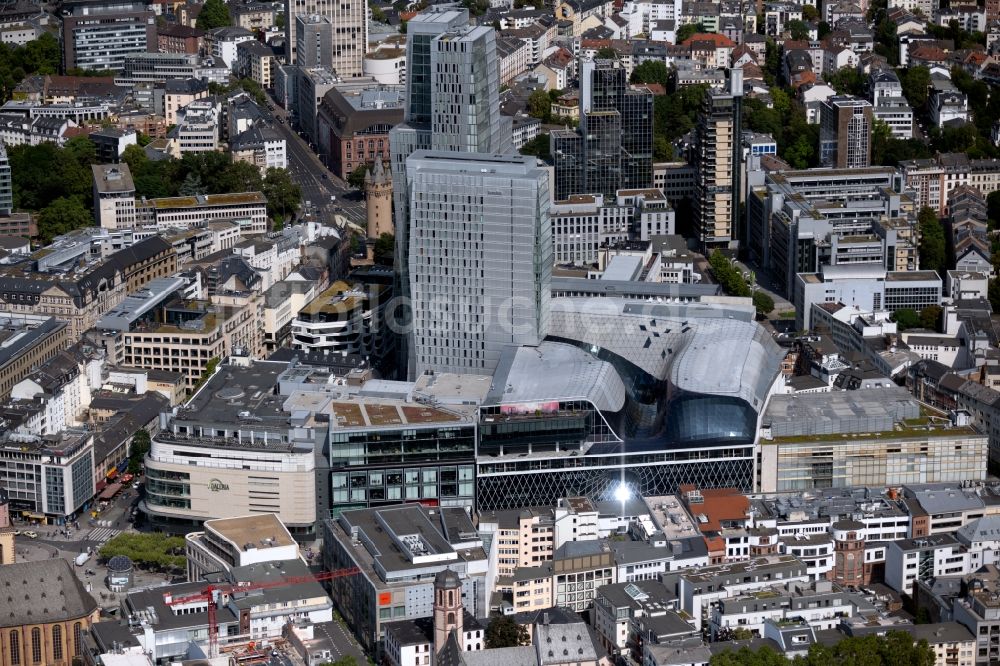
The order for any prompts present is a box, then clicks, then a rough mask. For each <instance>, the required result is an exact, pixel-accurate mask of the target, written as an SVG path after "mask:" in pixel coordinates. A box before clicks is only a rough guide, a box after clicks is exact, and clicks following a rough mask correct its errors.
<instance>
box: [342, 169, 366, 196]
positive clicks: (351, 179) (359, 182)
mask: <svg viewBox="0 0 1000 666" xmlns="http://www.w3.org/2000/svg"><path fill="white" fill-rule="evenodd" d="M366 173H368V165H367V164H359V165H358V166H356V167H354V171H352V172H351V173H349V174H347V184H348V185H350V186H351V187H353V188H354V189H356V190H363V189H365V174H366Z"/></svg>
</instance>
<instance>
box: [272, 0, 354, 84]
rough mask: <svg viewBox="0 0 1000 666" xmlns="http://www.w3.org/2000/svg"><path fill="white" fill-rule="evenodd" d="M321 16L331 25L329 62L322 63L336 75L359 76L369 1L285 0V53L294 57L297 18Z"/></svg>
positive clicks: (291, 59) (295, 52) (289, 58)
mask: <svg viewBox="0 0 1000 666" xmlns="http://www.w3.org/2000/svg"><path fill="white" fill-rule="evenodd" d="M300 16H304V17H311V16H322V17H325V18H328V19H329V20H330V25H331V46H330V48H331V61H330V64H329V65H323V66H325V67H329V68H331V69H333V70H334V71H335V72H336V73H337V75H338V76H341V77H344V78H347V77H351V76H361V74H362V72H361V61H362V60H363V59H364V57H365V49H366V46H367V44H368V3H366V2H364V0H285V36H286V42H287V43H286V44H285V53H286V54H288V55H287V56H286V57H287V58H288V60H289V61H290V63H294V64H296V65H297V64H299V63H298V61H296V60H295V58H296V56H297V54H298V52H297V50H296V40H297V37H298V36H297V34H296V32H297V30H296V28H297V27H298V17H300Z"/></svg>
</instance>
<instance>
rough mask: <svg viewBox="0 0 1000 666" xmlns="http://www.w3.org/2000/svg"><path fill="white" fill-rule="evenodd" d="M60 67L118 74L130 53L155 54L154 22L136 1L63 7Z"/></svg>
mask: <svg viewBox="0 0 1000 666" xmlns="http://www.w3.org/2000/svg"><path fill="white" fill-rule="evenodd" d="M62 48H63V67H64V68H65V69H67V70H69V69H73V68H74V67H79V68H80V69H111V70H121V69H122V68H123V67H124V64H125V56H126V55H128V54H130V53H146V52H150V51H152V52H155V51H156V20H155V16H153V12H152V11H151V10H149V9H148V8H147V7H146V4H145V3H143V2H138V1H136V0H75V1H73V2H67V3H64V4H63V19H62Z"/></svg>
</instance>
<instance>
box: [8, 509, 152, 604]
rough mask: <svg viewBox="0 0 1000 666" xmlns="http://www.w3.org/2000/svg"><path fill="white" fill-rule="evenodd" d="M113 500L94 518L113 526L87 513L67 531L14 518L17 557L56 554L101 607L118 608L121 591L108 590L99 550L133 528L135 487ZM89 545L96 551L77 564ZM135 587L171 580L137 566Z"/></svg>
mask: <svg viewBox="0 0 1000 666" xmlns="http://www.w3.org/2000/svg"><path fill="white" fill-rule="evenodd" d="M128 492H129V495H128V496H126V495H125V494H124V493H123V494H121V495H119V496H118V497H117V498H115V500H113V501H111V502H110V503H109V504H108V506H107V508H106V509H104V510H103V511H102V512H101V513H100V514H99V515H98V517H97V518H96V519H95V521H100V522H107V523H109V524H110V527H106V526H104V525H101V524H99V523H97V524H95V525H91V524H90V516H89V514H87V515H86V516H85V517H81V519H80V529H79V530H77V529H73V528H72V527H70V528H69V529H68V533H67V532H64V531H63V528H61V527H59V526H56V525H31V524H28V523H26V522H24V521H17V522H15V525H14V526H15V529H18V530H20V531H21V534H20V535H19V536H16V537H15V541H14V550H15V553H16V556H17V559H18V561H21V562H25V561H29V562H30V561H36V560H46V559H50V558H54V557H61V558H63V559H65V560H67V561H68V562H70V564H71V565H72V567H73V571H74V572H76V575H77V577H78V578H79V579H80V580H81V581H82V582H83V583H84V585H86V586H87V589H88V590H89V591H90V592H91V594H93V596H94V598H95V599H97V601H98V603H99V604H100V605H101V608H104V609H110V608H117V607H118V605H119V602H120V599H121V597H120V595H118V594H116V593H113V592H111V591H110V590H108V588H107V585H106V583H105V578H106V576H107V573H108V570H107V567H105V566H103V565H101V564H98V562H97V551H98V550H99V549H100V547H101V546H102V545H103V544H104V542H105V541H107V540H108V539H110V538H112V537H113V536H115V535H116V534H118V533H120V532H125V531H129V530H132V529H133V528H132V525H131V523H130V522H129V520H128V515H129V511H130V510H131V507H132V505H133V503H134V502H135V501H136V499H137V496H136V491H135V490H131V491H128ZM29 531H30V532H35V533H37V534H38V537H37V538H35V539H32V538H30V537H28V536H27V535H25V532H29ZM88 548H90V549H91V552H92V553H93V555H92V556H91V558H90V559H89V560H87V562H86V563H85V564H84V565H83V566H76V564H75V560H76V557H77V555H79V554H80V553H85V552H87V549H88ZM133 575H134V583H133V587H142V586H146V585H154V584H163V583H165V582H168V581H169V577H168V576H164V575H160V574H157V573H153V572H149V571H145V570H142V569H138V568H137V569H135V570H134V572H133Z"/></svg>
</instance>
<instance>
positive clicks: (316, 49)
mask: <svg viewBox="0 0 1000 666" xmlns="http://www.w3.org/2000/svg"><path fill="white" fill-rule="evenodd" d="M333 37H334V34H333V23H332V22H331V21H330V18H329V17H327V16H320V15H318V14H313V15H311V16H296V17H295V64H296V65H298V66H300V67H327V68H333Z"/></svg>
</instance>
